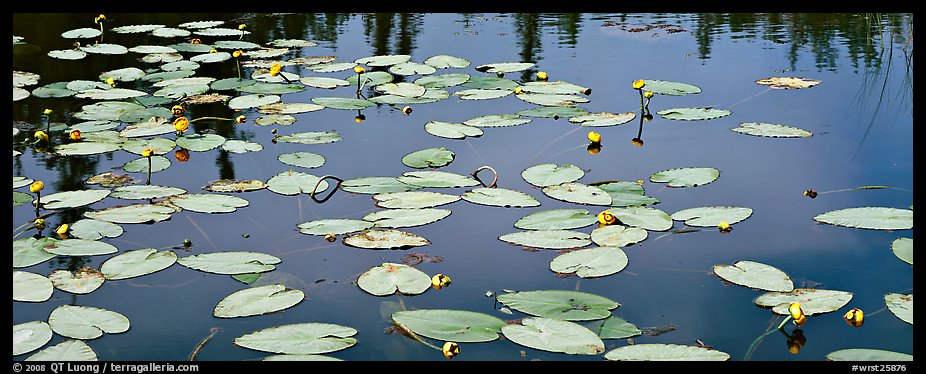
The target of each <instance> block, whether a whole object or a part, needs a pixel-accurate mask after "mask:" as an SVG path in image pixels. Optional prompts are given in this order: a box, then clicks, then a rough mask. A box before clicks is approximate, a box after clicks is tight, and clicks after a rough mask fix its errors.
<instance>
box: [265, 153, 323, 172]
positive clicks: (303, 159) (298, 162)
mask: <svg viewBox="0 0 926 374" xmlns="http://www.w3.org/2000/svg"><path fill="white" fill-rule="evenodd" d="M277 160H280V162H282V163H284V164H287V165H292V166H298V167H303V168H309V169H313V168H317V167H320V166H322V165H324V164H325V157H324V156H322V155H320V154H317V153H312V152H293V153H283V154H281V155H279V156H277Z"/></svg>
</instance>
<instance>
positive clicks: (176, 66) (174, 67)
mask: <svg viewBox="0 0 926 374" xmlns="http://www.w3.org/2000/svg"><path fill="white" fill-rule="evenodd" d="M196 45H202V44H196ZM173 47H174V48H178V47H177V46H176V45H173ZM206 48H212V47H209V46H207V47H206ZM205 52H208V51H205ZM199 66H200V65H199V64H198V63H196V62H193V61H190V60H180V61H174V62H168V63H166V64H164V65H161V70H163V71H182V70H187V71H193V70H196V69H199ZM232 79H234V78H232Z"/></svg>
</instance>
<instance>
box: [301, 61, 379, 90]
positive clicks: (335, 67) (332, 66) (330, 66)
mask: <svg viewBox="0 0 926 374" xmlns="http://www.w3.org/2000/svg"><path fill="white" fill-rule="evenodd" d="M354 66H357V64H355V63H352V62H330V61H329V62H321V63H318V64H317V65H309V70H312V71H314V72H316V73H335V72H339V71H344V70H350V69H352V68H353V67H354ZM372 73H386V72H376V71H373V72H370V73H367V74H372ZM386 74H389V73H386ZM347 80H348V81H349V80H350V78H348V79H347ZM389 81H392V75H391V74H389ZM351 84H352V85H355V86H356V85H357V80H356V79H354V81H353V82H352V83H351Z"/></svg>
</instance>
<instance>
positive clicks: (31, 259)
mask: <svg viewBox="0 0 926 374" xmlns="http://www.w3.org/2000/svg"><path fill="white" fill-rule="evenodd" d="M45 245H54V239H51V238H41V239H36V238H33V237H28V238H24V239H19V240H14V241H13V267H14V268H25V267H29V266H32V265H36V264H41V263H43V262H45V261H48V260H50V259H52V258H54V257H55V254H53V253H49V252H48V251H46V250H45V248H44V247H45Z"/></svg>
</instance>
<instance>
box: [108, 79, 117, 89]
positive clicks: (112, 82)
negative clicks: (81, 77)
mask: <svg viewBox="0 0 926 374" xmlns="http://www.w3.org/2000/svg"><path fill="white" fill-rule="evenodd" d="M106 84H108V85H110V86H111V87H115V86H116V80H115V79H113V78H112V77H109V78H106Z"/></svg>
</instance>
